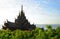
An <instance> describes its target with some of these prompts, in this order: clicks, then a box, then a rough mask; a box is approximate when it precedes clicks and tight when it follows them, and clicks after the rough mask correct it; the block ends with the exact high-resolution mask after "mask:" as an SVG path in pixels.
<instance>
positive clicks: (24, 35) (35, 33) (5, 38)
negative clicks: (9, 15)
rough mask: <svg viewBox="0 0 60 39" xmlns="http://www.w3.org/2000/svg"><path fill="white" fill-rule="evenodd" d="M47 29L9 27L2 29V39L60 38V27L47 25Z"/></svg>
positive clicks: (0, 38) (0, 37)
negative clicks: (15, 28) (53, 27)
mask: <svg viewBox="0 0 60 39" xmlns="http://www.w3.org/2000/svg"><path fill="white" fill-rule="evenodd" d="M46 26H47V29H46V30H44V29H43V28H36V29H35V30H32V31H28V30H25V31H22V30H15V31H10V30H9V29H6V30H0V39H60V27H58V28H57V29H52V27H51V26H50V25H46Z"/></svg>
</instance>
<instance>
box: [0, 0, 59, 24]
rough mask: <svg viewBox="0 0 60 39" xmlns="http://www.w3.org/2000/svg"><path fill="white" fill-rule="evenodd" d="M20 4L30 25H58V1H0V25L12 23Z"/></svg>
mask: <svg viewBox="0 0 60 39" xmlns="http://www.w3.org/2000/svg"><path fill="white" fill-rule="evenodd" d="M22 4H23V8H24V9H23V10H24V12H25V16H26V18H27V19H28V21H29V22H30V23H34V24H60V0H0V24H3V22H4V21H6V19H8V20H9V21H11V22H13V21H14V20H15V18H17V16H18V14H19V11H20V10H21V5H22Z"/></svg>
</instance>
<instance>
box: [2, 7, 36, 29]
mask: <svg viewBox="0 0 60 39" xmlns="http://www.w3.org/2000/svg"><path fill="white" fill-rule="evenodd" d="M2 28H3V29H7V28H8V29H10V30H16V29H20V30H33V29H35V28H36V26H35V25H34V24H30V23H29V22H28V20H27V19H26V16H25V14H24V12H23V6H21V12H20V13H19V15H18V17H17V19H15V22H14V23H13V22H10V21H8V20H7V22H5V23H4V26H2Z"/></svg>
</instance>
